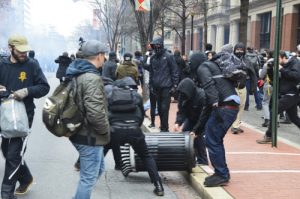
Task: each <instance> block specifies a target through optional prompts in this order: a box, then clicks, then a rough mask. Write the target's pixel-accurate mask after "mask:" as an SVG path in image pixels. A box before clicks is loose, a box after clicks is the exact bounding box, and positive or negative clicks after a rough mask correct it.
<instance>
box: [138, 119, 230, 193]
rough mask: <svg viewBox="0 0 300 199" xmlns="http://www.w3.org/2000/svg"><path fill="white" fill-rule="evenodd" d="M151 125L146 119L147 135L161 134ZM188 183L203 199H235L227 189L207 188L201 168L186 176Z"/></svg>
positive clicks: (196, 168) (205, 175)
mask: <svg viewBox="0 0 300 199" xmlns="http://www.w3.org/2000/svg"><path fill="white" fill-rule="evenodd" d="M150 124H151V122H150V120H149V119H148V118H145V119H144V122H143V125H142V130H143V132H145V133H154V132H159V128H157V127H155V128H149V127H148V126H149V125H150ZM185 176H186V177H187V179H188V181H189V182H190V183H191V185H192V187H193V188H194V190H195V191H196V192H197V193H198V194H199V195H200V197H201V198H203V199H234V198H233V197H232V196H231V195H230V194H229V193H228V192H227V191H226V190H225V189H223V188H222V187H209V188H208V187H205V186H204V185H203V182H204V180H205V178H206V177H207V176H208V174H207V173H206V172H205V170H204V169H203V168H201V167H200V166H196V167H195V168H193V169H192V173H190V174H188V175H185Z"/></svg>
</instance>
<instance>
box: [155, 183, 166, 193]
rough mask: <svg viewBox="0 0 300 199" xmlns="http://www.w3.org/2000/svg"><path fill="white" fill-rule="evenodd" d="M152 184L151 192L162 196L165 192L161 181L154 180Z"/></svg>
mask: <svg viewBox="0 0 300 199" xmlns="http://www.w3.org/2000/svg"><path fill="white" fill-rule="evenodd" d="M154 186H155V189H154V190H153V192H154V193H155V194H156V195H157V196H163V195H164V194H165V192H164V187H163V185H162V183H161V181H156V182H154Z"/></svg>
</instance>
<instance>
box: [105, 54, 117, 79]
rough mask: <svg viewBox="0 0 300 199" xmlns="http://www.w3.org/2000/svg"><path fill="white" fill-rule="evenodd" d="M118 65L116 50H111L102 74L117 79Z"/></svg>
mask: <svg viewBox="0 0 300 199" xmlns="http://www.w3.org/2000/svg"><path fill="white" fill-rule="evenodd" d="M117 67H118V64H117V55H116V53H115V52H113V51H112V52H110V53H109V54H108V61H106V62H105V63H104V64H103V67H102V76H103V77H108V78H110V79H112V80H116V69H117Z"/></svg>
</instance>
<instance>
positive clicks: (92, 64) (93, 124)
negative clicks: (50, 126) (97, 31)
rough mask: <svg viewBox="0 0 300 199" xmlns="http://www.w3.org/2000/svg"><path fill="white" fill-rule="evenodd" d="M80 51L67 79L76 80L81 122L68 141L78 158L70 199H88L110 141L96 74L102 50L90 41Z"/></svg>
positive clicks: (101, 59)
mask: <svg viewBox="0 0 300 199" xmlns="http://www.w3.org/2000/svg"><path fill="white" fill-rule="evenodd" d="M80 51H81V53H82V55H83V57H84V59H76V60H75V61H74V62H72V64H71V65H70V66H69V68H68V69H67V78H68V79H70V78H76V82H77V93H76V102H77V103H78V107H79V110H80V111H81V112H82V113H84V114H83V115H84V117H85V120H84V121H85V122H84V124H83V126H82V128H81V129H80V130H79V132H77V133H76V134H75V135H73V136H71V137H70V141H71V142H72V144H73V145H74V147H75V148H76V150H77V151H78V152H79V158H80V180H79V183H78V186H77V191H76V193H75V197H74V199H83V198H86V199H89V198H90V197H91V192H92V189H93V187H94V186H95V184H96V182H97V179H98V178H99V177H100V176H101V174H102V172H103V170H104V155H103V146H104V145H106V144H108V143H109V141H110V130H109V122H108V112H107V100H106V95H105V92H104V86H103V82H102V79H101V76H100V72H99V70H98V69H99V68H100V67H102V65H103V63H104V58H105V52H106V48H105V46H104V45H102V44H101V43H100V42H99V41H97V40H90V41H86V42H84V43H83V44H82V46H81V48H80Z"/></svg>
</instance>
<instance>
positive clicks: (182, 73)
mask: <svg viewBox="0 0 300 199" xmlns="http://www.w3.org/2000/svg"><path fill="white" fill-rule="evenodd" d="M174 57H175V61H176V64H177V66H178V73H179V80H180V81H181V80H182V79H184V78H186V77H188V76H189V72H190V71H189V69H188V67H187V65H186V63H185V61H184V60H183V59H182V57H181V56H180V55H174Z"/></svg>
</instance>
